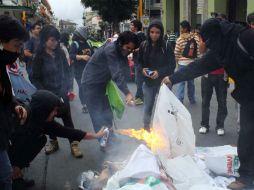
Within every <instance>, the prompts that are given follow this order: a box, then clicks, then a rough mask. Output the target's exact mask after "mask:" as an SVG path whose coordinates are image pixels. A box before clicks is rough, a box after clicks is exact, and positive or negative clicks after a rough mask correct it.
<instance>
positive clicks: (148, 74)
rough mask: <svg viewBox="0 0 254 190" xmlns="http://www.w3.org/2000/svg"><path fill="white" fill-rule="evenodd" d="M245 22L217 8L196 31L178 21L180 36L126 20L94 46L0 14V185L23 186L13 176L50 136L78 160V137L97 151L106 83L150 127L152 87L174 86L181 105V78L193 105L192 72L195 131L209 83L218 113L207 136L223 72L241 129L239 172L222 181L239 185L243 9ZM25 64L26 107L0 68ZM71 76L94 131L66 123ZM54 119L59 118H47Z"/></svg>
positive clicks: (251, 173) (222, 95)
mask: <svg viewBox="0 0 254 190" xmlns="http://www.w3.org/2000/svg"><path fill="white" fill-rule="evenodd" d="M247 23H248V24H247V25H244V24H243V23H241V24H239V23H231V22H229V21H227V19H226V16H225V15H223V14H219V15H217V18H211V19H208V20H207V21H206V22H205V23H204V24H203V25H202V26H201V29H200V30H194V31H193V30H191V25H190V23H189V22H188V21H186V20H184V21H182V22H181V23H180V35H179V37H176V35H175V34H174V33H173V32H170V31H168V32H167V34H165V35H164V27H163V24H162V23H161V22H160V21H158V20H154V21H153V22H151V24H150V25H149V27H148V29H147V34H145V33H144V32H142V23H141V22H140V21H139V20H133V21H131V24H130V31H124V32H122V33H120V34H119V35H117V37H116V39H115V40H108V42H107V43H105V44H104V45H103V46H102V47H100V48H98V49H97V50H94V49H93V48H92V47H91V45H90V44H89V41H88V34H87V30H86V28H85V27H79V28H77V29H76V30H75V32H74V33H73V35H72V40H71V41H72V42H71V43H69V41H70V36H69V34H67V33H62V34H61V33H60V32H59V31H58V29H57V28H56V27H55V26H52V25H45V26H42V25H41V23H39V22H36V23H34V24H33V25H32V26H31V29H30V31H29V33H30V36H29V33H28V31H26V30H25V29H24V27H23V26H22V24H21V23H20V22H19V21H17V20H16V19H14V18H11V17H9V16H0V120H1V125H0V189H1V190H2V189H3V190H11V189H21V190H22V189H26V188H27V187H28V186H30V185H33V181H27V180H24V178H23V173H22V169H23V168H24V167H28V166H29V164H30V163H31V162H32V160H33V159H34V158H35V157H36V155H37V154H38V153H39V152H40V151H41V149H42V148H43V147H44V146H45V145H46V142H47V137H46V135H48V136H49V143H48V144H47V145H46V148H45V153H46V154H52V153H54V152H55V151H57V150H58V149H59V145H58V141H57V137H63V138H67V139H68V140H69V143H70V148H71V153H72V155H73V156H74V157H75V158H81V157H82V156H83V154H82V152H81V151H80V149H79V143H80V141H81V140H82V139H86V140H90V139H98V141H99V145H100V147H101V150H103V151H105V148H106V146H105V142H104V144H102V143H101V139H102V138H103V137H105V135H106V130H105V128H107V129H109V131H110V133H111V132H112V128H113V119H114V118H113V112H112V108H111V106H110V100H109V98H108V97H107V93H106V92H107V86H108V84H109V83H110V82H111V81H114V82H115V83H116V85H117V86H118V88H119V89H120V90H121V92H122V93H123V94H124V95H125V102H126V104H127V105H141V104H144V109H143V110H144V115H143V128H144V129H145V130H147V131H150V128H151V127H152V126H151V125H150V123H151V116H152V111H153V107H154V104H155V98H156V95H157V94H158V92H159V89H160V86H161V84H163V83H165V84H167V85H168V87H169V88H172V86H173V85H174V84H176V83H179V85H178V86H177V93H176V96H177V97H178V99H179V100H180V101H181V102H182V103H184V95H185V81H187V85H188V86H187V87H188V89H187V90H188V92H187V94H188V98H189V102H190V104H196V97H195V81H194V78H196V77H199V76H202V78H201V92H202V93H201V97H202V113H201V118H202V119H201V123H200V129H199V133H200V134H206V133H208V132H209V128H210V126H209V107H210V100H211V97H212V94H213V88H214V89H215V92H216V96H217V101H218V112H217V119H216V133H217V135H219V136H223V135H225V130H224V121H225V119H226V116H227V105H226V99H227V88H228V78H229V77H230V78H232V79H233V80H234V82H235V89H234V91H233V93H232V96H233V97H234V98H235V100H236V101H237V102H238V103H239V104H240V116H241V117H240V118H241V119H240V124H241V129H240V132H239V139H238V155H239V159H240V162H241V166H240V169H239V173H240V177H239V178H238V179H237V180H236V181H235V182H233V183H232V184H230V185H229V188H230V189H242V188H245V187H249V186H251V185H252V183H253V180H254V149H253V147H254V145H253V142H254V141H253V140H252V135H254V128H253V125H254V120H253V115H254V109H253V108H254V99H253V98H254V86H253V84H254V83H253V82H252V81H253V79H254V30H253V28H254V13H252V14H250V15H248V17H247ZM130 54H132V58H133V61H134V65H135V66H134V67H135V82H136V86H137V91H136V94H135V95H132V93H131V91H130V90H129V88H128V86H127V79H126V77H125V74H124V72H123V71H124V70H125V68H126V65H127V62H128V59H127V56H128V55H130ZM18 58H20V59H19V60H20V61H21V60H22V61H24V62H25V63H26V72H27V74H28V78H27V79H26V80H27V81H28V82H29V83H31V85H33V86H34V87H35V88H36V92H35V93H33V94H31V95H30V96H29V97H28V99H29V100H30V101H29V103H25V102H22V100H20V99H19V98H18V97H17V96H15V94H13V91H12V88H13V87H12V84H13V83H12V81H11V79H10V78H9V76H8V72H7V69H6V67H7V66H8V67H13V66H14V63H15V62H16V60H17V59H18ZM74 79H75V80H76V82H77V85H78V90H79V98H80V102H81V105H82V112H83V113H84V114H86V113H89V115H90V118H91V121H92V124H93V129H94V133H90V132H85V131H82V130H78V129H75V127H74V124H73V119H72V115H71V109H70V101H71V100H72V99H73V97H74V96H75V93H74V92H73V91H74V90H73V85H74V84H73V81H74ZM55 117H57V118H61V119H62V121H63V124H60V123H59V122H57V121H55V119H54V118H55Z"/></svg>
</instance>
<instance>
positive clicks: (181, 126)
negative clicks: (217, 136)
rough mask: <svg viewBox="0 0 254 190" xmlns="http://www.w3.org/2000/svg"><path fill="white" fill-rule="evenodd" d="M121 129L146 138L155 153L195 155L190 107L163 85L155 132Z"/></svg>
mask: <svg viewBox="0 0 254 190" xmlns="http://www.w3.org/2000/svg"><path fill="white" fill-rule="evenodd" d="M117 132H118V133H120V134H122V135H127V136H129V137H133V138H136V139H138V140H143V141H145V142H146V144H147V146H148V147H149V148H150V149H151V150H152V151H153V153H155V154H159V155H163V156H166V157H171V158H174V157H177V156H182V155H186V154H188V155H193V154H194V149H195V135H194V131H193V128H192V120H191V115H190V113H189V111H188V110H187V109H186V108H185V107H184V105H183V104H182V103H181V102H180V101H179V100H178V99H177V98H176V96H175V95H174V94H173V93H172V92H171V91H170V90H169V89H168V87H167V86H166V85H162V86H161V88H160V92H159V95H158V99H157V102H156V107H155V113H154V117H153V126H152V128H151V132H150V133H149V132H147V131H145V130H144V129H140V130H135V129H122V130H118V131H117Z"/></svg>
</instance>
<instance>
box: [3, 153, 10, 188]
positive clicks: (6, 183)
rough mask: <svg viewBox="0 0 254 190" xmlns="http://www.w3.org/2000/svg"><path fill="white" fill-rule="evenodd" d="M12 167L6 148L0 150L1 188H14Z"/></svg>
mask: <svg viewBox="0 0 254 190" xmlns="http://www.w3.org/2000/svg"><path fill="white" fill-rule="evenodd" d="M11 175H12V167H11V163H10V160H9V157H8V154H7V151H6V150H0V189H1V190H11V189H12V178H11Z"/></svg>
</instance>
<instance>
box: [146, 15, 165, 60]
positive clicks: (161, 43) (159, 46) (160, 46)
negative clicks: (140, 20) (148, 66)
mask: <svg viewBox="0 0 254 190" xmlns="http://www.w3.org/2000/svg"><path fill="white" fill-rule="evenodd" d="M152 27H155V28H158V29H159V30H160V32H161V33H160V37H159V39H158V41H157V42H156V43H155V53H159V52H162V53H165V52H166V42H165V40H164V39H163V36H164V29H163V25H162V23H161V22H160V21H158V20H155V21H153V22H152V23H151V24H150V25H149V27H148V30H147V37H148V38H147V40H146V41H144V42H143V44H144V45H143V49H144V55H145V56H144V57H145V59H146V60H145V62H149V60H148V59H149V58H150V54H151V50H152V40H151V37H150V30H151V28H152ZM144 46H145V47H144Z"/></svg>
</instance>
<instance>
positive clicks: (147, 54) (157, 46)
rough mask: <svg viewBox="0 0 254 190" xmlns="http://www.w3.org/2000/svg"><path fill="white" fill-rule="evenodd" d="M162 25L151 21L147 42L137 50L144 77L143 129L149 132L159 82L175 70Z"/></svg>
mask: <svg viewBox="0 0 254 190" xmlns="http://www.w3.org/2000/svg"><path fill="white" fill-rule="evenodd" d="M163 31H164V29H163V25H162V23H161V22H160V21H153V22H152V23H151V24H150V26H149V27H148V31H147V40H145V41H144V42H142V44H141V45H140V48H139V63H140V64H141V67H142V73H143V75H144V84H143V91H144V128H145V129H146V130H150V122H151V115H152V110H153V105H154V101H155V96H156V94H157V93H158V91H159V88H160V84H161V80H162V79H163V78H164V77H165V76H166V75H168V73H170V74H172V73H173V72H174V69H175V56H174V52H173V50H172V48H171V46H167V45H166V41H165V40H164V39H163V36H164V34H163Z"/></svg>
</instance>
